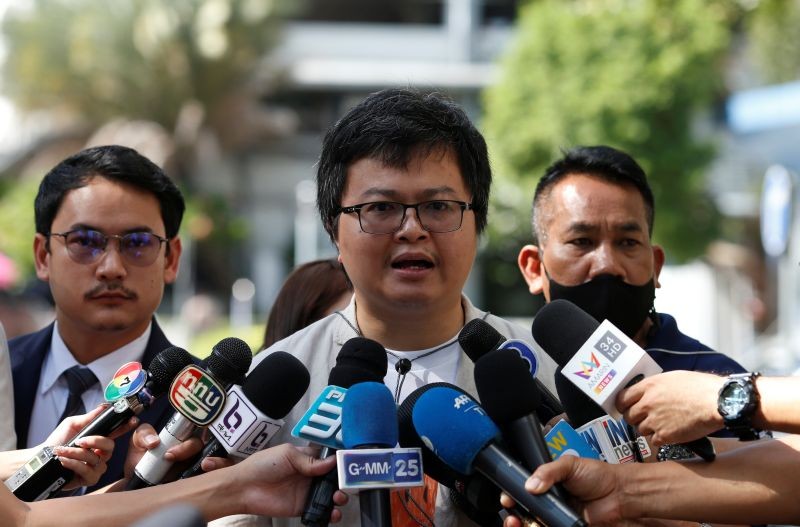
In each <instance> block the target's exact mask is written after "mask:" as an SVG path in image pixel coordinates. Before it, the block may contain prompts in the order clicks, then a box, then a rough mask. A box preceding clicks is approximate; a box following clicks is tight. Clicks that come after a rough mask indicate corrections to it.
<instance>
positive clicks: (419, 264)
mask: <svg viewBox="0 0 800 527" xmlns="http://www.w3.org/2000/svg"><path fill="white" fill-rule="evenodd" d="M432 267H433V263H432V262H429V261H428V260H401V261H398V262H392V268H394V269H408V270H422V269H430V268H432Z"/></svg>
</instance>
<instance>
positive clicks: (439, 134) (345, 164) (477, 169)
mask: <svg viewBox="0 0 800 527" xmlns="http://www.w3.org/2000/svg"><path fill="white" fill-rule="evenodd" d="M437 149H442V150H445V151H451V152H453V154H454V155H455V156H456V159H457V161H458V165H459V168H460V169H461V176H462V177H463V178H464V183H465V185H466V186H467V188H468V189H469V191H470V192H471V193H472V204H473V206H474V209H475V224H476V228H477V231H478V233H480V232H482V231H483V229H484V228H485V227H486V216H487V213H488V209H489V188H490V186H491V182H492V171H491V168H490V166H489V156H488V153H487V150H486V141H485V140H484V139H483V136H482V135H481V134H480V132H478V130H477V129H476V128H475V126H474V125H473V124H472V122H471V121H470V120H469V118H468V117H467V114H466V113H465V112H464V110H463V109H461V108H460V107H459V106H458V105H456V104H455V103H454V102H452V101H451V100H449V99H447V98H445V97H444V96H443V95H441V94H438V93H422V92H419V91H416V90H412V89H404V88H391V89H386V90H382V91H379V92H377V93H373V94H372V95H370V96H368V97H367V98H366V99H364V100H363V101H362V102H361V103H359V104H358V105H357V106H355V107H354V108H352V109H351V110H350V111H349V112H348V113H347V115H345V116H344V117H343V118H342V119H341V120H339V122H337V123H336V124H334V125H333V126H332V127H331V128H330V129H329V130H328V132H327V134H325V139H324V141H323V144H322V153H321V154H320V160H319V165H318V168H317V208H318V209H319V213H320V216H321V218H322V223H323V225H324V226H325V230H326V231H327V232H328V234H329V235H330V237H331V239H332V240H334V241H335V238H336V218H337V216H338V214H339V208H340V207H341V199H342V193H343V192H344V187H345V182H346V179H347V169H348V168H349V167H350V165H352V164H353V163H355V162H357V161H360V160H361V159H366V158H371V159H376V160H379V161H380V162H381V163H383V164H384V165H386V166H389V167H393V168H406V166H407V165H408V163H409V162H410V161H412V159H413V158H415V157H417V156H419V155H420V154H422V155H425V154H428V153H431V152H434V151H436V150H437Z"/></svg>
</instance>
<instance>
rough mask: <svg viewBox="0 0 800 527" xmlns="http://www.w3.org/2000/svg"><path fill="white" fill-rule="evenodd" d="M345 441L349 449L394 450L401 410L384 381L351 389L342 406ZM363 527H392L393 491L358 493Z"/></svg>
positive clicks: (364, 383) (354, 386) (381, 490)
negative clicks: (390, 495) (398, 415)
mask: <svg viewBox="0 0 800 527" xmlns="http://www.w3.org/2000/svg"><path fill="white" fill-rule="evenodd" d="M342 438H343V442H344V446H345V448H347V449H362V448H363V449H369V448H394V447H395V446H396V445H397V408H396V407H395V405H394V398H393V397H392V392H390V391H389V388H387V387H386V385H384V384H383V383H382V382H360V383H358V384H354V385H353V386H351V387H350V388H349V389H348V390H347V395H346V396H345V398H344V404H343V406H342ZM358 499H359V505H360V509H361V527H391V526H392V507H391V502H390V500H389V489H388V488H382V489H369V490H361V491H359V493H358Z"/></svg>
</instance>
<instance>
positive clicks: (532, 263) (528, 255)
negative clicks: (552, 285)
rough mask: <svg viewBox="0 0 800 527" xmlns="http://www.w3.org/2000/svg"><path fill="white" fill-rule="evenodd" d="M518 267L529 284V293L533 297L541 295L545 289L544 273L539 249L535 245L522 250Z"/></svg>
mask: <svg viewBox="0 0 800 527" xmlns="http://www.w3.org/2000/svg"><path fill="white" fill-rule="evenodd" d="M517 265H518V266H519V271H520V272H521V273H522V277H523V278H524V279H525V282H526V283H527V284H528V291H530V292H531V294H532V295H538V294H539V293H541V292H542V291H543V289H544V278H543V275H544V271H543V268H542V260H541V253H540V251H539V248H538V247H537V246H535V245H526V246H524V247H523V248H522V249H520V251H519V256H518V257H517Z"/></svg>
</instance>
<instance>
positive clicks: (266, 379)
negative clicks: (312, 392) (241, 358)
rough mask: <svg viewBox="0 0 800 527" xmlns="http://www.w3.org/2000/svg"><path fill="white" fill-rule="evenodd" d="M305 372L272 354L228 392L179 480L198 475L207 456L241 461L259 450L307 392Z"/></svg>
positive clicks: (287, 358) (290, 359)
mask: <svg viewBox="0 0 800 527" xmlns="http://www.w3.org/2000/svg"><path fill="white" fill-rule="evenodd" d="M309 380H310V377H309V374H308V369H306V367H305V366H303V363H302V362H300V361H299V360H298V359H297V358H296V357H294V356H293V355H290V354H288V353H286V352H285V351H276V352H275V353H271V354H270V355H268V356H267V357H266V358H265V359H264V360H262V361H261V362H260V363H259V364H258V365H257V366H256V367H255V369H253V371H251V372H250V374H249V375H248V376H247V378H246V379H245V381H244V383H242V386H241V388H240V387H238V386H236V385H234V386H232V387H231V389H230V390H228V396H227V400H226V401H225V407H224V408H223V409H222V412H221V413H220V415H219V417H217V419H216V420H215V421H214V422H213V423H211V426H209V427H208V429H209V430H210V431H211V434H212V435H213V436H214V437H213V439H211V441H209V442H208V444H207V445H206V446H205V447H204V448H203V452H202V454H201V456H200V459H198V460H197V462H196V463H195V464H194V465H193V466H192V467H191V468H189V469H187V470H186V471H184V473H183V474H182V475H181V479H183V478H189V477H192V476H196V475H197V474H201V473H202V472H203V469H202V468H201V464H202V462H203V459H205V458H207V457H229V456H230V457H233V458H237V459H244V458H246V457H248V456H250V455H251V454H253V453H255V452H258V451H259V450H262V449H263V448H264V447H266V446H267V444H268V443H269V441H270V440H271V439H272V438H273V437H274V436H275V434H276V433H277V432H278V431H279V430H280V429H281V428H282V427H283V424H284V422H283V418H284V417H286V414H288V413H289V411H290V410H291V409H292V407H293V406H294V405H295V404H297V401H299V400H300V397H302V396H303V394H304V393H305V392H306V390H307V389H308V383H309Z"/></svg>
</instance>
